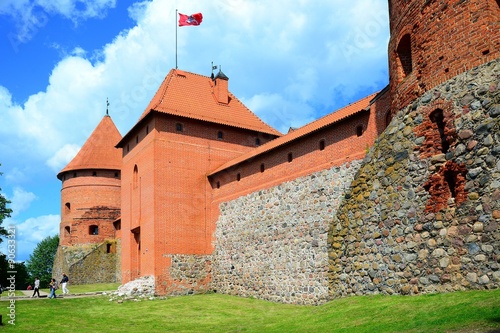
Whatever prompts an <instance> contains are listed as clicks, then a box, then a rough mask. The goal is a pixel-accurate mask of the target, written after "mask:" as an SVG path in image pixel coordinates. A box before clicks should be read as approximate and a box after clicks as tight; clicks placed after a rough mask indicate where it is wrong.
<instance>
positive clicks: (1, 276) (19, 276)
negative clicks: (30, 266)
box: [0, 253, 30, 289]
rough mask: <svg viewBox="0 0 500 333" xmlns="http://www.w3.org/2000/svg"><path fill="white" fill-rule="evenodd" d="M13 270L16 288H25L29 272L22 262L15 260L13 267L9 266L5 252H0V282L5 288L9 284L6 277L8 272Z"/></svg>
mask: <svg viewBox="0 0 500 333" xmlns="http://www.w3.org/2000/svg"><path fill="white" fill-rule="evenodd" d="M11 271H14V272H16V273H15V277H16V279H15V285H16V289H26V287H27V286H28V284H29V280H30V277H29V274H28V270H27V269H26V266H25V265H24V262H16V263H14V267H10V265H9V261H8V260H7V256H6V255H5V254H2V253H0V284H1V285H2V286H3V287H4V288H6V287H9V286H10V282H9V281H8V280H7V278H9V277H10V275H11V274H10V273H8V272H11Z"/></svg>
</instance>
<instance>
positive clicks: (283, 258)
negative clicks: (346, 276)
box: [212, 161, 360, 304]
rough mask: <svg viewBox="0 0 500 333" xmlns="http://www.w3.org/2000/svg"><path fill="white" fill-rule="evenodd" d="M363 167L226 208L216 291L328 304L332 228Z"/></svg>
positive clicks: (334, 171) (317, 176) (324, 174)
mask: <svg viewBox="0 0 500 333" xmlns="http://www.w3.org/2000/svg"><path fill="white" fill-rule="evenodd" d="M359 166H360V161H354V162H351V163H346V164H344V165H342V166H340V167H334V168H331V169H328V170H323V171H320V172H317V173H314V174H312V175H309V176H307V177H302V178H298V179H296V180H294V181H290V182H286V183H283V184H280V185H278V186H275V187H272V188H269V189H266V190H262V191H258V192H254V193H251V194H249V195H247V196H244V197H240V198H238V199H236V200H233V201H231V202H227V203H224V204H222V205H221V207H220V210H221V212H220V217H219V221H218V223H217V229H216V235H215V239H217V242H216V244H215V250H214V255H213V257H214V263H213V268H212V269H213V288H214V289H215V290H216V291H217V292H221V293H225V294H232V295H240V296H245V297H256V298H259V299H265V300H270V301H276V302H284V303H295V304H319V303H324V302H326V301H327V299H328V244H327V235H328V229H329V224H330V221H331V219H332V217H333V215H335V213H336V210H337V207H338V206H339V204H340V202H341V201H342V197H343V193H344V189H345V188H348V187H349V184H350V181H351V179H352V178H353V176H354V174H355V173H356V171H357V170H358V168H359Z"/></svg>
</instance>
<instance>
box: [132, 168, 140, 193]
mask: <svg viewBox="0 0 500 333" xmlns="http://www.w3.org/2000/svg"><path fill="white" fill-rule="evenodd" d="M132 182H133V186H134V188H137V186H139V169H138V168H137V164H136V165H134V174H133V178H132Z"/></svg>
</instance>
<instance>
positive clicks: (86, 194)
mask: <svg viewBox="0 0 500 333" xmlns="http://www.w3.org/2000/svg"><path fill="white" fill-rule="evenodd" d="M120 140H121V135H120V133H119V132H118V130H117V128H116V126H115V124H114V123H113V121H112V120H111V117H110V116H108V115H106V116H104V118H103V119H102V120H101V122H100V123H99V125H98V126H97V127H96V129H95V130H94V132H93V133H92V134H91V135H90V137H89V138H88V139H87V141H86V142H85V144H84V145H83V147H82V148H81V149H80V151H79V152H78V154H77V155H76V156H75V157H74V158H73V160H72V161H71V162H70V163H69V164H68V165H67V166H66V167H65V168H64V169H62V170H61V172H59V174H58V175H57V178H59V179H60V180H61V181H62V190H61V225H60V245H62V246H67V245H70V246H71V245H77V244H88V243H94V244H95V243H100V242H102V241H104V240H105V239H109V238H114V237H115V228H114V227H113V222H114V221H115V220H116V219H117V218H118V217H119V215H120V201H121V200H120V169H121V151H120V150H119V149H116V148H115V147H114V146H115V145H116V143H118V141H120Z"/></svg>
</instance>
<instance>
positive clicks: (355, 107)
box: [209, 93, 377, 176]
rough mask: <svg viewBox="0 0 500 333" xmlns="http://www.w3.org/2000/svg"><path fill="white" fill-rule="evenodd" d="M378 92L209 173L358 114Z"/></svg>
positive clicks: (216, 171)
mask: <svg viewBox="0 0 500 333" xmlns="http://www.w3.org/2000/svg"><path fill="white" fill-rule="evenodd" d="M376 94H377V93H374V94H372V95H370V96H367V97H365V98H363V99H361V100H359V101H357V102H354V103H352V104H349V105H348V106H346V107H343V108H342V109H339V110H337V111H335V112H333V113H330V114H328V115H326V116H324V117H322V118H320V119H318V120H316V121H313V122H312V123H309V124H307V125H304V126H302V127H300V128H297V129H293V130H291V131H289V132H288V134H286V135H284V136H281V137H279V138H276V139H274V140H272V141H269V142H268V143H266V144H263V145H262V146H259V147H257V148H255V149H253V150H251V151H249V152H248V153H246V154H243V155H241V156H239V157H237V158H235V159H233V160H231V161H229V162H227V163H225V164H223V165H222V166H220V167H219V168H217V169H216V170H214V171H213V172H211V173H210V174H209V175H210V176H211V175H214V174H216V173H218V172H220V171H222V170H225V169H227V168H229V167H232V166H234V165H237V164H239V163H242V162H244V161H246V160H248V159H251V158H253V157H256V156H258V155H261V154H263V153H266V152H268V151H271V150H273V149H275V148H277V147H280V146H283V145H285V144H287V143H289V142H292V141H294V140H297V139H299V138H302V137H304V136H306V135H308V134H310V133H312V132H315V131H318V130H320V129H322V128H324V127H327V126H330V125H333V124H335V123H337V122H339V121H341V120H342V119H345V118H347V117H350V116H352V115H354V114H357V113H358V112H361V111H364V110H366V109H367V108H368V107H369V105H370V101H371V100H372V99H373V98H374V97H375V95H376Z"/></svg>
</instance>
